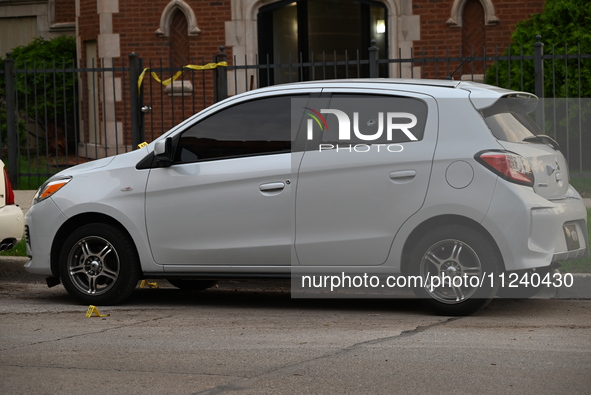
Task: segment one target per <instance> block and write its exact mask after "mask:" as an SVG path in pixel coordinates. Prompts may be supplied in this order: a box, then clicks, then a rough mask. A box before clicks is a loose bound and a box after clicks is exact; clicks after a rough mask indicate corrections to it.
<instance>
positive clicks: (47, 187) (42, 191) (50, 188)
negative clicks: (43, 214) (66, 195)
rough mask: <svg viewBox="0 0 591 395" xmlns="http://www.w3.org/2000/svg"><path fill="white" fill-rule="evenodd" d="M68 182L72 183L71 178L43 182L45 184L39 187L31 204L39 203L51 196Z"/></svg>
mask: <svg viewBox="0 0 591 395" xmlns="http://www.w3.org/2000/svg"><path fill="white" fill-rule="evenodd" d="M70 181H72V177H66V178H60V179H58V180H48V181H47V182H45V184H43V185H41V188H39V189H38V190H37V193H36V194H35V197H34V198H33V204H35V203H39V202H40V201H42V200H45V199H47V198H48V197H50V196H52V195H53V194H54V193H56V192H57V191H59V190H60V189H62V188H63V187H64V186H65V185H66V184H67V183H69V182H70Z"/></svg>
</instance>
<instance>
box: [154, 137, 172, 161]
mask: <svg viewBox="0 0 591 395" xmlns="http://www.w3.org/2000/svg"><path fill="white" fill-rule="evenodd" d="M172 155H173V153H172V138H171V137H167V138H165V139H162V140H158V141H156V144H154V156H155V157H156V160H157V161H158V162H160V164H161V165H162V166H165V167H168V166H170V165H171V164H172V161H173V159H174V158H173V156H172Z"/></svg>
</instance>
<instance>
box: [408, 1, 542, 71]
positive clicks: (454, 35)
mask: <svg viewBox="0 0 591 395" xmlns="http://www.w3.org/2000/svg"><path fill="white" fill-rule="evenodd" d="M492 3H493V5H494V10H495V15H496V16H497V18H498V19H499V22H498V23H497V24H494V25H486V26H485V27H484V30H485V40H484V41H485V45H486V52H487V54H490V55H494V54H495V53H497V52H498V54H499V55H500V54H502V52H503V51H504V50H505V48H506V47H507V46H508V45H509V44H510V43H511V34H512V33H513V31H514V30H515V26H516V25H517V23H518V22H520V21H522V20H525V19H529V18H530V16H531V15H532V14H536V13H540V12H542V11H543V8H544V0H530V1H523V2H516V1H514V0H492ZM452 5H453V0H413V14H414V15H420V20H421V22H420V26H421V39H420V40H417V41H414V55H415V56H423V54H424V55H425V56H433V55H434V54H435V50H436V49H437V55H438V56H439V57H442V56H446V54H447V52H446V49H447V48H448V49H449V56H452V57H459V56H460V55H461V54H462V49H461V46H462V27H452V26H448V25H447V24H446V21H447V20H448V19H449V18H450V16H451V11H452ZM532 41H534V37H532ZM479 52H480V53H482V50H481V49H479ZM464 53H466V51H465V50H464ZM476 55H480V54H476ZM458 65H459V63H458V64H453V65H451V69H452V71H453V69H454V68H455V67H457V66H458ZM476 68H477V69H480V67H478V66H477V67H476ZM424 69H425V70H422V72H423V73H424V74H423V76H425V77H438V78H441V77H444V76H445V72H446V70H444V69H442V68H439V70H438V72H437V75H436V74H435V70H434V67H426V68H424Z"/></svg>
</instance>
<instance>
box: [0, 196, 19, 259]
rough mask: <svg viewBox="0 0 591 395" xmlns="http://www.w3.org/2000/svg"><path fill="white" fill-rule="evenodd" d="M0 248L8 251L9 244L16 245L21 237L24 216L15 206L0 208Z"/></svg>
mask: <svg viewBox="0 0 591 395" xmlns="http://www.w3.org/2000/svg"><path fill="white" fill-rule="evenodd" d="M0 224H1V226H0V248H2V245H5V247H4V249H5V250H8V249H10V248H12V245H11V246H10V248H8V244H9V243H13V244H16V243H18V242H19V241H20V239H21V238H22V237H23V231H24V216H23V211H22V210H21V209H20V207H18V206H16V205H8V206H4V207H2V208H0Z"/></svg>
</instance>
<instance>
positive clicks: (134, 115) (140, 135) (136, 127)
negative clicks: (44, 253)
mask: <svg viewBox="0 0 591 395" xmlns="http://www.w3.org/2000/svg"><path fill="white" fill-rule="evenodd" d="M139 78H140V58H139V57H138V55H137V54H136V53H135V52H132V53H130V54H129V97H130V99H131V146H132V148H133V149H135V148H136V147H137V146H138V144H141V143H142V142H144V140H145V136H144V131H143V127H142V124H143V119H142V103H141V91H142V90H143V84H142V86H141V87H138V80H139Z"/></svg>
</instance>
